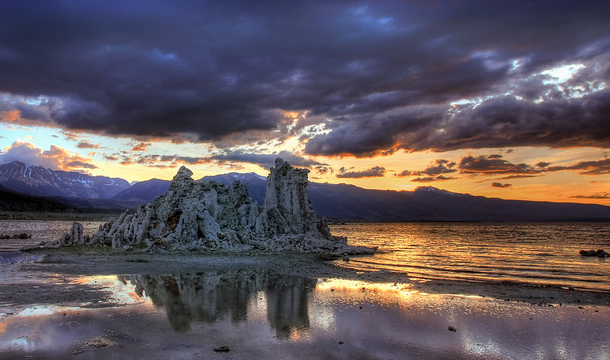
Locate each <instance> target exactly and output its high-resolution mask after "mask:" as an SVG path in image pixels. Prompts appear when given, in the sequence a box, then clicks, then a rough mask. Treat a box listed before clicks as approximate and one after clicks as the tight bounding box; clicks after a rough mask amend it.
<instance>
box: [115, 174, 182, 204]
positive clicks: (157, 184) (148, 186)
mask: <svg viewBox="0 0 610 360" xmlns="http://www.w3.org/2000/svg"><path fill="white" fill-rule="evenodd" d="M170 184H171V181H169V180H161V179H150V180H147V181H142V182H137V183H135V184H133V185H131V187H130V188H128V189H125V190H123V191H121V192H120V193H118V194H116V195H115V196H113V197H112V199H113V200H121V201H135V202H140V203H148V202H150V201H153V200H154V199H155V198H156V197H157V196H159V195H161V194H165V193H166V192H167V190H168V189H169V185H170Z"/></svg>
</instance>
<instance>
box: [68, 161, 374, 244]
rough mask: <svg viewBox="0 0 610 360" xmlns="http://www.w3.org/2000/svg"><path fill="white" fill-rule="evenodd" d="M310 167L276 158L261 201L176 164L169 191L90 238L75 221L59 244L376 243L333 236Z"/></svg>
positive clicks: (238, 187) (237, 186) (237, 185)
mask: <svg viewBox="0 0 610 360" xmlns="http://www.w3.org/2000/svg"><path fill="white" fill-rule="evenodd" d="M308 172H309V171H308V170H306V169H297V168H293V167H292V166H290V165H289V164H288V163H287V162H285V161H283V160H282V159H277V160H276V161H275V166H274V167H272V168H271V172H270V174H269V177H268V178H267V195H266V198H265V204H264V206H263V207H261V208H259V207H258V205H257V204H256V202H255V201H254V200H252V198H250V196H248V190H247V188H246V187H245V186H244V185H242V184H241V183H239V182H235V183H233V185H232V186H226V185H223V184H219V183H216V182H213V181H204V182H195V181H194V180H193V179H192V175H193V173H192V172H191V171H190V170H189V169H187V168H185V167H181V168H180V170H179V171H178V173H177V174H176V176H175V177H174V179H173V181H172V184H171V186H170V188H169V190H168V191H167V193H165V194H164V195H161V196H159V197H158V198H156V199H155V200H154V201H153V202H150V203H148V204H146V205H143V206H141V207H140V208H139V209H138V210H137V212H136V213H135V214H129V212H125V213H124V214H122V215H121V216H120V217H119V218H118V219H114V220H111V221H110V222H108V223H106V224H104V225H102V226H101V227H100V230H99V231H98V233H97V234H95V235H94V236H92V237H91V238H88V237H87V236H84V235H83V234H82V230H81V228H82V227H80V226H79V225H78V224H76V223H75V225H74V228H73V230H72V232H71V233H68V234H65V235H64V237H63V238H62V239H61V240H60V245H62V246H66V245H73V244H94V245H106V246H108V245H110V246H112V247H113V248H126V247H131V246H134V245H136V246H137V245H141V244H145V245H146V246H147V247H148V248H151V249H154V250H159V251H174V250H206V249H207V250H209V249H229V250H231V249H232V250H248V249H252V248H256V249H263V250H273V251H282V250H288V251H298V252H332V253H337V254H343V253H350V254H356V253H360V254H363V253H373V252H374V249H369V248H364V247H352V246H348V245H347V239H345V238H342V237H335V236H332V235H331V233H330V230H329V228H328V225H327V224H326V221H325V220H324V219H321V220H318V219H317V217H316V214H315V213H314V211H313V207H312V206H311V202H310V200H309V196H308V194H307V183H308V181H307V173H308Z"/></svg>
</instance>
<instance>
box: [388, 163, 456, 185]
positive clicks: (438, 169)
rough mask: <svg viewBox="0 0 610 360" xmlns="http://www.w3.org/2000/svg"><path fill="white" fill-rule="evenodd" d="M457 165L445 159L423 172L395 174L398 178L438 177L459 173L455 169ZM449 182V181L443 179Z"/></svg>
mask: <svg viewBox="0 0 610 360" xmlns="http://www.w3.org/2000/svg"><path fill="white" fill-rule="evenodd" d="M455 166H456V163H455V162H453V161H451V162H450V161H449V160H445V159H437V160H435V161H434V163H433V164H431V165H430V166H428V167H427V168H426V169H424V170H421V171H411V170H404V171H402V172H400V173H398V174H394V176H396V177H405V176H413V175H416V176H419V175H428V176H437V175H441V174H448V173H454V172H456V171H457V169H455ZM443 180H447V179H443Z"/></svg>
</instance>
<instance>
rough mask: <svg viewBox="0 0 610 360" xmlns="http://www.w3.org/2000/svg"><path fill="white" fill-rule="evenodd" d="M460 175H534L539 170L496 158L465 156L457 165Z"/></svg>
mask: <svg viewBox="0 0 610 360" xmlns="http://www.w3.org/2000/svg"><path fill="white" fill-rule="evenodd" d="M458 167H459V169H460V172H461V173H474V174H536V173H539V172H540V170H537V169H534V168H532V167H531V166H530V165H527V164H524V163H521V164H513V163H511V162H510V161H508V160H504V159H502V158H501V157H497V156H493V155H492V156H483V155H480V156H477V157H474V156H466V157H463V158H462V160H461V161H460V163H459V165H458Z"/></svg>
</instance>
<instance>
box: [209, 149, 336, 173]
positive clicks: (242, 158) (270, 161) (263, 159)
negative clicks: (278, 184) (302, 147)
mask: <svg viewBox="0 0 610 360" xmlns="http://www.w3.org/2000/svg"><path fill="white" fill-rule="evenodd" d="M277 158H282V159H284V160H285V161H288V162H289V163H290V164H291V165H293V166H299V167H304V168H312V167H314V166H326V164H322V163H320V162H318V161H315V160H311V159H307V158H304V157H301V156H298V155H295V154H292V153H290V152H287V151H280V152H279V153H273V154H255V153H248V152H243V151H224V152H222V153H220V154H216V155H212V156H210V157H208V158H207V159H209V160H214V161H218V162H221V163H222V162H227V161H230V162H241V163H249V164H256V165H258V166H260V167H262V168H263V169H269V168H270V167H272V166H274V165H275V160H276V159H277Z"/></svg>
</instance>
